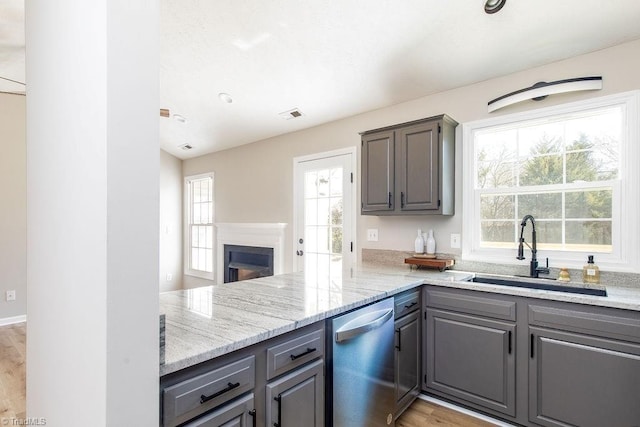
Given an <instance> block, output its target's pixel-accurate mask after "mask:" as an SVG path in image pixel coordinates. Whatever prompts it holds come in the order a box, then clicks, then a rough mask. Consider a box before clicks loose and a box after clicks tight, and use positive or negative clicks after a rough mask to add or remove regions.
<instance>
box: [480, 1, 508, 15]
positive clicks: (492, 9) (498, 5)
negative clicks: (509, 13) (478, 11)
mask: <svg viewBox="0 0 640 427" xmlns="http://www.w3.org/2000/svg"><path fill="white" fill-rule="evenodd" d="M506 2H507V0H486V1H485V2H484V11H485V12H486V13H489V14H492V13H496V12H498V11H499V10H500V9H502V7H503V6H504V4H505V3H506Z"/></svg>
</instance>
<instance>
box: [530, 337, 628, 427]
mask: <svg viewBox="0 0 640 427" xmlns="http://www.w3.org/2000/svg"><path fill="white" fill-rule="evenodd" d="M529 332H530V334H531V335H530V338H531V340H530V346H531V347H530V349H529V351H530V355H529V356H530V358H529V420H530V421H531V422H534V423H536V424H540V425H544V426H566V425H576V426H581V427H589V426H594V427H595V426H637V425H640V403H639V402H640V400H639V399H640V345H638V344H633V343H628V342H624V341H615V340H608V339H605V338H596V337H591V336H587V335H581V334H574V333H568V332H560V331H555V330H553V331H552V330H548V329H543V328H535V327H532V328H530V329H529Z"/></svg>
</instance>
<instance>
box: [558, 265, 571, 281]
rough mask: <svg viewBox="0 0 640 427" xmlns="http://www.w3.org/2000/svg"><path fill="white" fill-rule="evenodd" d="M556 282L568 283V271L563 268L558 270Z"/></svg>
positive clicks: (569, 277)
mask: <svg viewBox="0 0 640 427" xmlns="http://www.w3.org/2000/svg"><path fill="white" fill-rule="evenodd" d="M558 281H560V282H570V281H571V276H570V275H569V270H568V269H567V268H565V267H562V268H561V269H560V274H558Z"/></svg>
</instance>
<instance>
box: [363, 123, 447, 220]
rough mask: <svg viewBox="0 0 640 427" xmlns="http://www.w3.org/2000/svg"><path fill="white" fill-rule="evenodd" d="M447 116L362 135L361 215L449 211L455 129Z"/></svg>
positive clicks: (443, 212) (442, 212)
mask: <svg viewBox="0 0 640 427" xmlns="http://www.w3.org/2000/svg"><path fill="white" fill-rule="evenodd" d="M457 124H458V123H457V122H455V121H454V120H452V119H451V118H450V117H448V116H446V115H441V116H435V117H430V118H427V119H422V120H416V121H413V122H408V123H403V124H400V125H396V126H389V127H386V128H381V129H374V130H371V131H367V132H363V133H362V162H361V163H362V180H361V183H362V204H361V211H362V214H366V215H405V214H440V215H453V214H454V179H455V177H454V174H455V172H454V163H455V127H456V126H457Z"/></svg>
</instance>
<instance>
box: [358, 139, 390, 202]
mask: <svg viewBox="0 0 640 427" xmlns="http://www.w3.org/2000/svg"><path fill="white" fill-rule="evenodd" d="M394 147H395V145H394V132H393V131H385V132H378V133H373V134H370V135H363V136H362V165H361V167H362V195H361V197H362V213H363V214H365V213H367V212H380V211H392V210H393V209H394V206H395V203H394V200H393V199H394V185H395V175H394V174H395V171H394V169H395V168H394V166H395V164H394V162H395V152H394Z"/></svg>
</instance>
